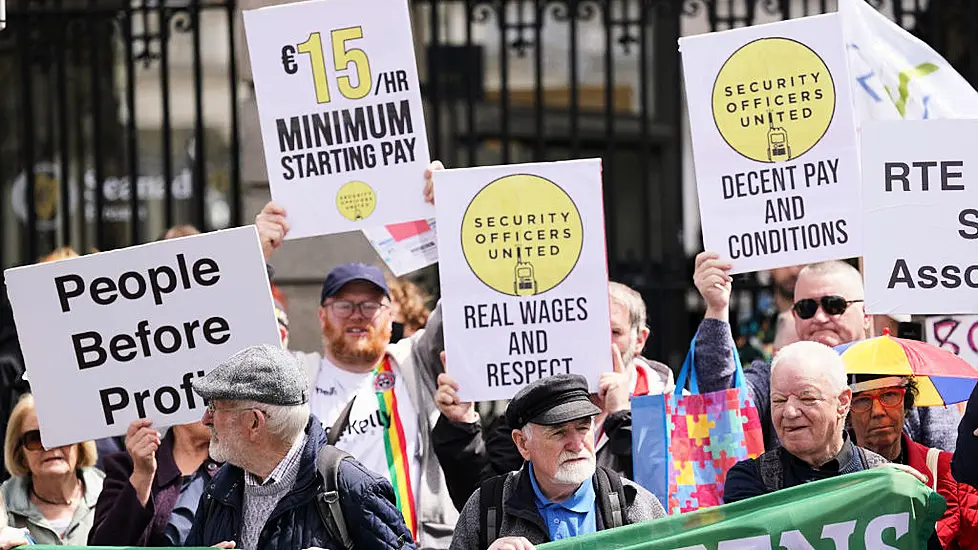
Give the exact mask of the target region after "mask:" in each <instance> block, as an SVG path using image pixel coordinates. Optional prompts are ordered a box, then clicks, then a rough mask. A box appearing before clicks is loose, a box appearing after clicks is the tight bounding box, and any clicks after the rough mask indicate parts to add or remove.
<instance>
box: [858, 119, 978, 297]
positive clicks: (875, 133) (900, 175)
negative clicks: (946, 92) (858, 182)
mask: <svg viewBox="0 0 978 550" xmlns="http://www.w3.org/2000/svg"><path fill="white" fill-rule="evenodd" d="M976 140H978V121H974V120H930V121H920V120H903V121H868V122H866V123H865V124H864V126H863V129H862V137H861V142H862V143H861V145H862V169H863V208H864V218H863V219H864V223H865V226H864V227H865V235H864V243H865V251H864V253H863V271H864V274H865V281H866V311H867V312H869V313H883V314H888V313H894V314H898V313H903V314H911V315H912V314H941V313H978V293H976V292H975V289H978V262H976V261H975V255H976V253H978V165H976V163H975V161H974V144H975V143H976V142H978V141H976ZM968 197H973V198H971V199H969V198H968Z"/></svg>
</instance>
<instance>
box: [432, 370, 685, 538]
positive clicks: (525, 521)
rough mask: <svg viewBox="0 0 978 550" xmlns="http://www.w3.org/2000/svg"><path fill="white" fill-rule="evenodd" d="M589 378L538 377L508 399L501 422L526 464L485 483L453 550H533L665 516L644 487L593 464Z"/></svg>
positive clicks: (470, 506)
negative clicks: (510, 432)
mask: <svg viewBox="0 0 978 550" xmlns="http://www.w3.org/2000/svg"><path fill="white" fill-rule="evenodd" d="M600 412H601V409H599V408H598V407H596V406H595V405H594V404H593V403H591V399H590V395H589V392H588V385H587V379H585V378H584V377H583V376H580V375H575V374H561V375H556V376H551V377H548V378H543V379H541V380H538V381H536V382H534V383H532V384H530V385H528V386H526V387H524V388H523V389H521V390H520V391H519V392H518V393H517V394H516V396H515V397H513V399H512V400H511V401H510V403H509V406H508V407H507V409H506V421H507V422H508V424H509V426H510V428H512V436H513V441H514V442H515V443H516V447H517V448H518V449H519V452H520V454H521V455H523V458H524V459H525V460H526V461H527V462H526V463H525V464H524V466H523V468H521V469H520V470H518V471H515V472H510V473H509V474H504V475H502V476H498V477H494V478H492V479H490V480H488V481H486V482H485V483H483V484H482V486H481V487H480V489H479V490H477V491H476V492H475V493H474V494H473V495H472V497H471V498H469V500H468V502H466V504H465V507H464V508H463V509H462V514H461V516H460V517H459V520H458V523H457V524H456V527H455V535H454V537H453V538H452V545H451V549H452V550H483V549H485V548H489V549H490V550H530V549H532V548H533V547H534V545H536V544H543V543H545V542H551V541H556V540H562V539H565V538H568V537H573V536H577V535H584V534H588V533H594V532H596V531H601V530H604V529H611V528H613V527H619V526H622V525H629V524H633V523H638V522H642V521H647V520H650V519H655V518H660V517H664V516H665V515H666V514H665V510H664V509H663V508H662V504H660V503H659V501H658V500H657V499H656V498H655V496H653V495H652V494H651V493H649V492H648V491H646V490H645V489H643V488H642V487H640V486H638V485H636V484H635V483H632V482H631V481H628V480H627V479H623V478H621V477H620V476H619V475H618V474H617V473H615V472H614V471H612V470H609V469H607V468H603V467H596V466H595V456H594V417H595V416H596V415H597V414H599V413H600Z"/></svg>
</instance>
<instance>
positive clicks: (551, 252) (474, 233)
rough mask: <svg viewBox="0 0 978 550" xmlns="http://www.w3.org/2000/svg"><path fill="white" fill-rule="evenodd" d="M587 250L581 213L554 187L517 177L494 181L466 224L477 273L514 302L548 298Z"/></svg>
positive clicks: (468, 252)
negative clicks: (583, 248) (515, 299)
mask: <svg viewBox="0 0 978 550" xmlns="http://www.w3.org/2000/svg"><path fill="white" fill-rule="evenodd" d="M583 244H584V225H583V223H582V222H581V213H580V212H578V210H577V206H575V205H574V201H573V200H571V198H570V196H569V195H568V194H567V193H566V192H564V190H563V189H561V188H560V187H559V186H557V185H556V184H555V183H553V182H552V181H549V180H546V179H544V178H541V177H539V176H534V175H530V174H515V175H512V176H506V177H503V178H500V179H498V180H495V181H493V182H492V183H490V184H489V185H487V186H485V187H483V188H482V190H481V191H479V193H478V194H476V196H475V197H474V198H473V199H472V202H470V203H469V206H468V208H467V209H466V210H465V216H464V217H463V218H462V253H463V254H464V255H465V261H466V262H468V264H469V268H470V269H472V273H474V274H475V276H476V277H478V278H479V280H480V281H482V282H483V283H485V284H486V285H487V286H489V287H490V288H492V289H494V290H496V291H497V292H500V293H502V294H508V295H510V296H533V295H535V294H543V293H544V292H547V291H548V290H550V289H552V288H554V287H555V286H557V285H559V284H560V283H561V282H562V281H563V280H564V279H565V278H567V276H568V275H569V274H570V272H571V271H573V269H574V266H575V265H577V260H578V258H580V256H581V246H582V245H583Z"/></svg>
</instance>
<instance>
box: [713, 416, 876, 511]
mask: <svg viewBox="0 0 978 550" xmlns="http://www.w3.org/2000/svg"><path fill="white" fill-rule="evenodd" d="M842 439H843V441H842V448H841V449H839V452H838V453H836V455H835V456H834V457H832V460H829V461H828V462H826V463H825V464H822V465H821V466H820V467H818V468H814V467H812V466H811V465H810V464H808V463H807V462H805V461H803V460H801V459H800V458H798V457H796V456H794V455H792V454H791V453H789V452H788V451H786V450H784V449H780V451H779V452H778V454H779V457H780V460H781V468H782V470H783V474H782V475H783V477H782V479H783V480H784V485H783V488H785V489H787V488H789V487H796V486H798V485H803V484H805V483H810V482H812V481H819V480H822V479H828V478H830V477H835V476H839V475H843V474H851V473H853V472H859V471H861V470H864V469H866V465H865V464H864V463H863V460H862V458H860V456H859V453H858V452H857V451H856V446H855V445H853V443H852V439H850V438H849V434H847V433H845V432H843V434H842ZM775 451H777V449H775ZM769 452H774V451H769ZM767 492H768V491H767V488H766V487H765V486H764V480H763V479H762V478H761V470H760V461H759V460H758V459H756V458H749V459H747V460H742V461H740V462H738V463H736V464H734V465H733V467H732V468H730V470H729V471H728V472H727V479H726V481H725V482H724V486H723V502H724V504H730V503H731V502H738V501H741V500H744V499H747V498H751V497H756V496H759V495H763V494H765V493H767Z"/></svg>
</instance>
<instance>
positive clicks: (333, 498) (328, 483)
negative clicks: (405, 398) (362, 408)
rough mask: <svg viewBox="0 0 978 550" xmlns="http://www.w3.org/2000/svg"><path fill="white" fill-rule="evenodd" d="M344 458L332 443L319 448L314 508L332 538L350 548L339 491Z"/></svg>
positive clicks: (341, 452) (342, 453) (345, 454)
mask: <svg viewBox="0 0 978 550" xmlns="http://www.w3.org/2000/svg"><path fill="white" fill-rule="evenodd" d="M350 403H351V404H352V403H353V402H352V401H350ZM347 408H349V405H348V406H347ZM347 412H349V411H347ZM346 458H351V457H350V455H348V454H347V453H345V452H343V451H341V450H339V449H337V448H336V447H334V446H332V445H329V444H326V445H323V446H322V447H321V448H320V449H319V456H318V457H317V458H316V470H317V471H318V472H319V475H320V476H321V477H322V489H321V490H320V491H319V494H318V495H316V508H317V509H318V510H319V517H320V518H321V519H322V520H323V524H324V525H326V530H327V531H328V532H329V534H330V536H331V537H332V538H333V540H335V541H337V542H339V543H340V544H341V545H342V546H343V548H346V549H347V550H352V549H353V539H351V538H350V532H349V531H348V530H347V528H346V520H345V518H344V517H343V509H342V508H341V507H340V492H339V477H340V462H342V461H343V460H344V459H346Z"/></svg>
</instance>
